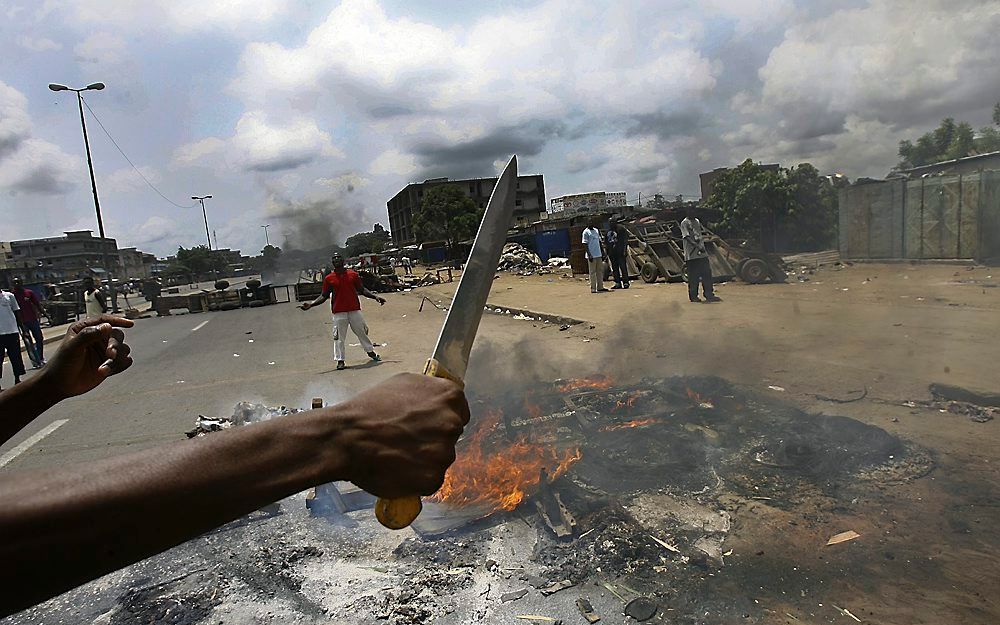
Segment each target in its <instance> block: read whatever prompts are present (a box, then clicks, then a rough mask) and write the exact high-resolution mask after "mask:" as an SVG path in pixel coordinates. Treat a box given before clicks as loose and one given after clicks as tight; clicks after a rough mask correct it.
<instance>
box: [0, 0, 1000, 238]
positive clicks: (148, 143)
mask: <svg viewBox="0 0 1000 625" xmlns="http://www.w3.org/2000/svg"><path fill="white" fill-rule="evenodd" d="M0 16H2V18H3V19H0V58H3V59H4V61H5V62H4V63H3V64H2V65H0V226H2V227H0V240H9V239H17V238H27V237H38V236H48V235H55V234H59V233H60V232H62V231H63V230H68V229H79V228H87V229H95V230H96V218H95V216H94V209H93V199H92V197H91V194H90V185H89V180H88V176H87V168H86V161H85V158H84V152H83V142H82V137H81V133H80V122H79V116H78V112H77V107H76V102H75V97H74V96H73V94H72V93H67V92H60V93H53V92H51V91H49V90H48V89H47V88H46V85H47V84H48V83H49V82H60V83H64V84H68V85H70V86H83V85H86V84H88V83H90V82H94V81H103V82H105V83H106V84H107V89H105V90H104V91H100V92H96V91H93V92H88V93H87V94H85V98H86V99H87V101H88V103H89V104H90V106H91V107H92V108H93V110H94V112H95V113H96V114H97V117H98V118H99V119H100V120H101V121H102V122H103V124H104V126H105V127H106V128H107V130H108V131H109V132H110V133H111V135H112V136H113V137H114V138H115V140H116V141H117V142H118V144H119V145H120V146H121V148H122V149H123V150H124V152H125V153H126V154H128V156H129V157H130V158H131V160H132V161H133V163H135V165H136V166H137V167H138V168H139V170H141V172H142V174H143V175H144V176H145V177H146V178H147V179H148V180H149V181H150V182H151V183H152V184H153V185H154V186H155V187H157V188H158V189H159V190H160V191H161V192H162V193H163V194H164V195H165V196H166V197H167V198H169V200H170V201H168V200H166V199H164V198H162V197H160V196H159V195H158V194H157V193H156V192H155V191H153V190H152V189H151V188H150V187H149V186H147V185H146V183H145V182H144V181H143V179H142V178H141V177H140V176H139V175H137V174H136V173H135V171H134V170H133V169H132V167H131V166H130V165H129V164H128V162H127V161H126V160H125V159H124V158H123V157H122V156H121V154H119V152H118V151H117V150H116V148H115V146H114V145H113V144H112V143H111V141H110V140H109V139H108V137H107V135H105V133H104V131H102V130H101V128H100V127H99V126H98V124H97V123H96V121H95V120H94V118H92V117H88V130H89V132H90V138H91V145H92V149H93V153H94V168H95V171H96V175H97V180H98V190H99V192H100V196H101V205H102V209H103V213H104V220H105V226H106V229H107V232H108V235H109V236H113V237H116V238H117V239H118V241H119V245H122V246H125V245H137V246H139V247H140V248H142V249H145V250H147V251H151V252H154V253H156V254H159V255H165V254H168V253H172V252H173V251H175V250H176V248H177V246H178V245H184V246H191V245H195V244H200V243H203V242H204V226H203V224H202V221H201V211H200V209H198V208H191V207H189V206H190V204H191V201H190V200H188V199H187V198H189V197H190V196H191V195H202V194H212V195H214V196H215V197H214V198H213V199H212V200H209V204H208V206H209V221H210V225H211V226H212V228H213V229H214V230H216V232H217V238H218V242H219V245H220V246H222V247H233V248H240V249H242V250H243V251H244V252H245V253H246V252H249V253H256V252H257V251H259V250H260V248H261V247H262V246H263V242H264V237H263V230H262V229H261V228H260V225H261V224H271V226H272V227H271V228H270V231H269V232H270V235H271V237H272V242H274V241H277V242H278V243H292V244H297V245H299V246H304V247H310V246H314V245H322V244H324V243H328V242H330V241H331V240H342V239H343V237H344V236H346V235H350V234H353V233H354V232H357V231H359V230H362V229H370V228H371V226H372V224H373V223H375V222H381V223H383V224H386V225H387V222H386V214H385V202H386V200H387V199H388V198H389V197H391V196H392V195H394V194H395V193H396V192H397V191H398V190H399V189H400V188H401V187H402V186H403V185H404V184H405V183H406V182H408V181H418V180H423V179H425V178H428V177H432V176H451V177H464V176H487V175H494V174H495V171H496V168H497V164H498V163H501V162H503V161H505V160H506V158H507V157H508V156H509V155H510V154H511V153H517V154H518V157H519V162H520V169H521V171H522V172H525V173H542V174H544V175H545V184H546V192H547V195H548V196H549V197H553V196H556V195H561V194H564V193H573V192H582V191H590V190H601V189H607V190H620V191H627V192H628V194H629V196H630V197H635V195H636V194H637V193H639V192H642V193H643V194H652V193H654V192H662V193H666V194H670V195H674V194H678V193H682V194H685V195H697V194H698V190H699V185H698V178H697V174H698V173H699V172H702V171H707V170H710V169H712V168H715V167H719V166H725V165H732V164H734V163H738V162H739V161H741V160H743V159H744V158H747V157H751V158H753V159H755V160H759V161H766V162H781V163H782V164H785V165H790V164H795V163H798V162H803V161H809V162H812V163H813V164H815V165H816V166H817V167H819V168H820V170H822V171H824V172H827V173H833V172H842V173H845V174H847V175H848V176H850V177H852V178H854V177H857V176H865V175H867V176H882V175H884V174H885V173H886V171H887V170H888V169H889V168H890V167H891V166H892V165H893V164H894V163H895V160H896V158H895V152H896V145H897V143H898V141H899V140H900V139H902V138H906V137H912V136H915V135H917V134H919V133H922V132H924V131H926V130H927V129H929V128H932V127H934V126H935V125H936V124H937V122H938V121H939V120H940V119H941V118H942V117H945V116H953V117H956V118H959V119H963V120H968V121H970V122H972V123H973V125H974V126H977V127H978V126H981V125H984V124H986V123H988V121H989V117H990V109H991V108H992V105H993V103H994V102H995V101H996V100H997V99H1000V87H998V85H1000V39H998V38H997V37H996V33H997V32H1000V3H998V2H983V1H966V0H950V1H947V2H946V1H944V0H857V1H851V0H847V1H842V2H837V1H833V0H815V1H813V2H808V1H800V2H794V1H792V0H702V1H700V2H695V1H693V0H691V1H675V0H650V1H648V2H645V1H640V0H634V1H631V0H618V1H614V2H595V1H590V0H588V1H586V2H584V1H582V0H576V1H569V0H546V1H541V2H538V1H527V0H494V1H487V0H482V1H478V2H466V1H445V0H424V1H421V2H413V1H405V0H343V1H341V2H336V1H327V0H215V1H212V0H145V1H144V2H132V1H131V0H44V1H41V0H0ZM88 116H89V113H88ZM171 202H172V203H171ZM174 204H178V205H180V206H181V207H178V206H175V205H174ZM285 239H290V240H289V241H285Z"/></svg>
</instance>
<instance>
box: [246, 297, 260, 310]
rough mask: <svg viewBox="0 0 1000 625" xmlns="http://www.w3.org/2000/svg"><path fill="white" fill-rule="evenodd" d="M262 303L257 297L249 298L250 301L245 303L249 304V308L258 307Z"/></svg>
mask: <svg viewBox="0 0 1000 625" xmlns="http://www.w3.org/2000/svg"><path fill="white" fill-rule="evenodd" d="M263 305H264V302H263V301H261V300H259V299H255V300H251V301H250V303H249V304H247V306H249V307H250V308H260V307H261V306H263Z"/></svg>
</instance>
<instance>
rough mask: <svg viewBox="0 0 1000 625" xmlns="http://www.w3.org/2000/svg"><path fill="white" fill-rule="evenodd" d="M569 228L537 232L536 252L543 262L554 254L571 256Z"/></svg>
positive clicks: (564, 256)
mask: <svg viewBox="0 0 1000 625" xmlns="http://www.w3.org/2000/svg"><path fill="white" fill-rule="evenodd" d="M569 250H570V245H569V230H566V229H562V230H543V231H541V232H537V233H535V253H537V254H538V257H539V258H541V259H542V262H543V263H547V262H549V258H551V257H553V256H561V257H563V258H569Z"/></svg>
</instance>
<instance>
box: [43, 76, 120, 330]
mask: <svg viewBox="0 0 1000 625" xmlns="http://www.w3.org/2000/svg"><path fill="white" fill-rule="evenodd" d="M49 89H50V90H52V91H72V92H74V93H76V103H77V105H78V106H79V107H80V126H82V127H83V146H84V148H86V150H87V167H88V168H89V169H90V188H91V190H93V192H94V208H95V209H96V210H97V230H98V233H99V234H100V235H101V258H102V259H103V261H102V264H103V265H104V271H106V272H108V282H109V283H110V286H111V306H112V310H113V311H114V312H118V292H117V290H116V289H115V285H114V276H113V274H112V273H111V268H110V267H108V250H107V246H106V245H105V242H104V238H105V237H104V219H103V218H102V217H101V201H100V199H99V198H98V197H97V179H96V178H95V177H94V160H93V159H92V158H91V156H90V139H89V138H88V137H87V120H86V118H85V117H84V116H83V96H82V95H80V93H81V92H83V91H101V90H102V89H104V83H103V82H92V83H90V84H89V85H87V86H86V87H83V88H82V89H73V88H72V87H67V86H66V85H60V84H58V83H49Z"/></svg>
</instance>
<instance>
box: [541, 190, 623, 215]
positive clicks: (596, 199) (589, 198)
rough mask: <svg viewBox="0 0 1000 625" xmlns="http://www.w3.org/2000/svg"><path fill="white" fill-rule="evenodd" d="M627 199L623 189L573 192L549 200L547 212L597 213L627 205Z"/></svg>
mask: <svg viewBox="0 0 1000 625" xmlns="http://www.w3.org/2000/svg"><path fill="white" fill-rule="evenodd" d="M627 205H628V200H627V199H626V197H625V192H624V191H615V192H610V193H609V192H607V191H594V192H591V193H574V194H572V195H563V196H561V197H555V198H552V200H550V201H549V213H550V214H552V213H565V214H567V215H572V214H578V213H595V212H596V213H599V212H603V211H604V210H605V209H607V208H614V207H621V206H627Z"/></svg>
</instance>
